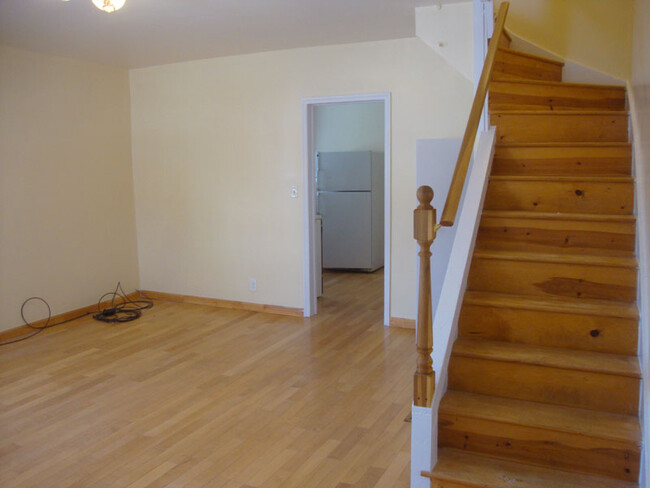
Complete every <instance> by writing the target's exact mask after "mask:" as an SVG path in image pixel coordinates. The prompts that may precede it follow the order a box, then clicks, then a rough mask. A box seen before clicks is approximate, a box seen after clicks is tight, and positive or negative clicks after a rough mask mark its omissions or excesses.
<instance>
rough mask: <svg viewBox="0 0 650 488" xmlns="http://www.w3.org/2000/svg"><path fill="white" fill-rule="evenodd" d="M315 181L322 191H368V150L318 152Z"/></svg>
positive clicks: (369, 186) (370, 185) (370, 182)
mask: <svg viewBox="0 0 650 488" xmlns="http://www.w3.org/2000/svg"><path fill="white" fill-rule="evenodd" d="M317 165H318V167H317V172H316V183H317V185H318V186H317V190H323V191H370V190H371V189H372V171H371V167H372V159H371V153H370V151H357V152H321V153H318V160H317Z"/></svg>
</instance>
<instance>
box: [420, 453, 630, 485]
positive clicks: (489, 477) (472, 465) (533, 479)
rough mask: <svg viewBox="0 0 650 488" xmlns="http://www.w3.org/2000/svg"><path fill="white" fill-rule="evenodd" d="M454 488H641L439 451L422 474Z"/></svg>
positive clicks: (466, 454) (579, 475)
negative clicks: (431, 463) (426, 470)
mask: <svg viewBox="0 0 650 488" xmlns="http://www.w3.org/2000/svg"><path fill="white" fill-rule="evenodd" d="M422 475H423V476H426V477H429V478H431V479H434V480H443V481H448V482H451V483H454V484H453V486H468V487H475V488H548V487H550V486H552V487H553V488H594V487H598V488H638V485H637V484H636V483H630V482H627V481H621V480H616V479H612V478H606V477H602V476H594V475H588V474H579V473H572V472H568V471H560V470H557V469H549V468H541V467H537V466H532V465H528V464H524V463H518V462H513V461H503V460H500V459H494V458H489V457H485V456H477V455H474V454H468V453H466V452H462V451H460V450H457V449H450V448H442V449H439V450H438V463H437V464H436V467H435V468H434V470H433V472H432V473H422Z"/></svg>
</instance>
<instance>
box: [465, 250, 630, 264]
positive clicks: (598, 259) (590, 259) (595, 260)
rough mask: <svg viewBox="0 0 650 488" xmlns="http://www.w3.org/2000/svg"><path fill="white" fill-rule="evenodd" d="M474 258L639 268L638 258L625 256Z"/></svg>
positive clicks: (491, 254) (485, 253)
mask: <svg viewBox="0 0 650 488" xmlns="http://www.w3.org/2000/svg"><path fill="white" fill-rule="evenodd" d="M474 258H475V259H476V258H480V259H499V260H505V261H532V262H544V263H556V264H576V265H587V266H612V267H620V268H633V269H636V268H637V267H638V265H637V261H636V258H632V257H624V256H609V255H607V256H599V255H590V254H589V255H586V254H546V253H539V252H517V251H491V250H483V249H480V250H476V251H474Z"/></svg>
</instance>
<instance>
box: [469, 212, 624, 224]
mask: <svg viewBox="0 0 650 488" xmlns="http://www.w3.org/2000/svg"><path fill="white" fill-rule="evenodd" d="M481 216H482V217H490V218H504V219H530V220H571V221H580V222H603V223H612V222H615V223H619V222H620V223H634V222H636V217H635V216H634V215H612V214H585V213H564V212H527V211H523V210H483V212H482V214H481Z"/></svg>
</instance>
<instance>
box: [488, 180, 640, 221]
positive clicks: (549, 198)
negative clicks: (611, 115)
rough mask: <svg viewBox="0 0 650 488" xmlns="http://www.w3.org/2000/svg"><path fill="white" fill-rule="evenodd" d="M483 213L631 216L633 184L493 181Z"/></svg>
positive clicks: (489, 187) (489, 186)
mask: <svg viewBox="0 0 650 488" xmlns="http://www.w3.org/2000/svg"><path fill="white" fill-rule="evenodd" d="M484 208H485V209H486V210H516V211H526V212H562V213H587V214H597V213H599V214H609V215H631V214H632V211H633V209H634V184H633V183H632V182H631V181H629V182H593V181H579V180H578V181H550V180H547V181H544V180H541V181H538V180H535V181H522V180H510V179H505V180H503V179H492V180H491V181H490V184H489V185H488V190H487V195H486V197H485V207H484Z"/></svg>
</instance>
